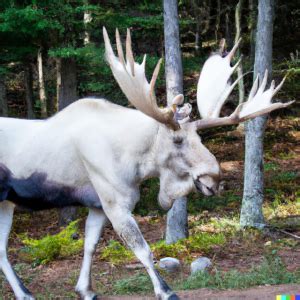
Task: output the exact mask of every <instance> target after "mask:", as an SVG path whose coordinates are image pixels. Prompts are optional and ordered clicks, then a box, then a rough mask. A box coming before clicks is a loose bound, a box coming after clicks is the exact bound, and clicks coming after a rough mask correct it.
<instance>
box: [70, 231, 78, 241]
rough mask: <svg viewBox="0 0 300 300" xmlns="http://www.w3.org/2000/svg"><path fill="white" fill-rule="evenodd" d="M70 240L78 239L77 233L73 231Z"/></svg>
mask: <svg viewBox="0 0 300 300" xmlns="http://www.w3.org/2000/svg"><path fill="white" fill-rule="evenodd" d="M71 238H72V240H75V241H77V240H79V234H78V233H77V232H75V233H73V234H72V236H71Z"/></svg>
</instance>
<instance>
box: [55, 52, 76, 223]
mask: <svg viewBox="0 0 300 300" xmlns="http://www.w3.org/2000/svg"><path fill="white" fill-rule="evenodd" d="M56 71H57V86H56V87H57V104H58V108H59V110H62V109H63V108H65V107H66V106H68V105H69V104H71V103H72V102H74V101H76V100H77V99H78V98H77V80H76V61H75V59H74V58H57V61H56ZM76 217H77V209H76V207H65V208H63V209H62V210H61V213H60V217H59V225H60V226H64V225H66V224H68V223H70V222H71V221H74V220H75V219H76Z"/></svg>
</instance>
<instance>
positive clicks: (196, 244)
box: [101, 232, 225, 265]
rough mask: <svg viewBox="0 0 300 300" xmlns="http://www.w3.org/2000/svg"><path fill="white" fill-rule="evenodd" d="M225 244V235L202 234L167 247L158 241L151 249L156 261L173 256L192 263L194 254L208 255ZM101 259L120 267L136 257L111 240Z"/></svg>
mask: <svg viewBox="0 0 300 300" xmlns="http://www.w3.org/2000/svg"><path fill="white" fill-rule="evenodd" d="M224 243H225V236H224V234H223V233H217V234H212V233H207V232H201V233H197V234H195V235H192V236H190V237H189V238H187V239H182V240H179V241H177V242H176V243H174V244H170V245H167V244H166V243H165V241H158V242H156V243H153V244H151V245H150V248H151V250H152V251H153V253H154V256H155V258H156V259H159V258H162V257H166V256H172V257H177V258H180V259H182V260H184V261H190V260H191V259H192V254H193V252H197V253H199V252H203V253H208V252H209V251H210V250H211V248H212V247H213V246H215V245H223V244H224ZM101 259H102V260H105V261H107V262H110V263H111V264H113V265H119V264H123V263H129V262H131V261H133V260H134V259H135V256H134V254H133V253H132V252H131V251H130V250H128V249H126V248H125V247H124V246H123V245H122V244H121V243H119V242H118V241H114V240H111V241H110V242H109V244H108V245H107V246H106V247H104V249H103V250H102V253H101Z"/></svg>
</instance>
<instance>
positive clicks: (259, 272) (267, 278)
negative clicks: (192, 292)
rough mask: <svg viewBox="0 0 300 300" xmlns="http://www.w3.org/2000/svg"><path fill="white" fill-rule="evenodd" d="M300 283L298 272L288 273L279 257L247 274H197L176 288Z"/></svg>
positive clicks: (241, 286)
mask: <svg viewBox="0 0 300 300" xmlns="http://www.w3.org/2000/svg"><path fill="white" fill-rule="evenodd" d="M288 283H300V270H297V271H296V272H289V271H288V270H287V269H286V267H285V265H284V264H283V262H282V260H281V259H280V258H279V257H274V256H267V257H266V258H265V259H264V261H263V263H262V264H261V265H260V266H257V267H252V268H251V269H250V270H249V271H248V272H240V271H237V270H231V271H228V272H221V271H219V270H214V272H212V273H211V274H209V273H205V272H198V273H196V274H195V275H193V276H190V277H189V278H188V279H187V280H186V281H184V282H183V283H182V284H180V285H179V286H178V288H179V289H184V290H189V289H199V288H215V289H243V288H248V287H251V286H257V285H266V284H270V285H274V284H288Z"/></svg>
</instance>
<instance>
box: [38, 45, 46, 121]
mask: <svg viewBox="0 0 300 300" xmlns="http://www.w3.org/2000/svg"><path fill="white" fill-rule="evenodd" d="M37 64H38V81H39V94H40V103H41V117H42V118H47V97H46V90H45V82H44V73H43V56H42V48H39V50H38V55H37Z"/></svg>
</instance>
